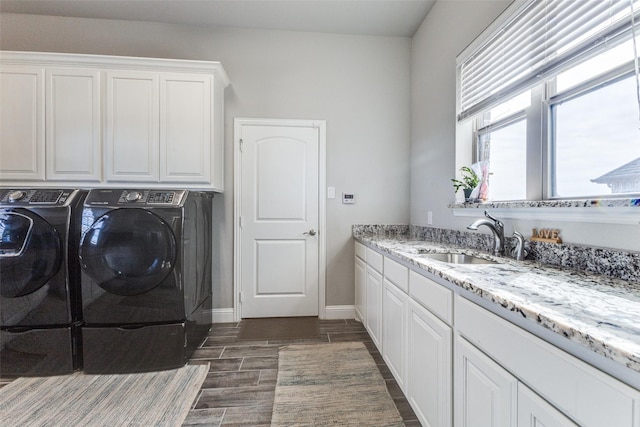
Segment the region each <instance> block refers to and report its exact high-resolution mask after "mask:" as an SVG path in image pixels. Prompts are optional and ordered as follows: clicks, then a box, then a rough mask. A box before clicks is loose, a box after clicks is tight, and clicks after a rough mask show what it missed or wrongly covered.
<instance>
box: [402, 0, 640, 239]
mask: <svg viewBox="0 0 640 427" xmlns="http://www.w3.org/2000/svg"><path fill="white" fill-rule="evenodd" d="M510 3H511V2H510V1H508V0H501V1H485V0H469V1H462V0H460V1H458V0H439V1H438V2H436V4H435V5H434V7H433V8H432V9H431V11H430V12H429V15H428V16H427V18H426V19H425V21H424V22H423V23H422V25H421V27H420V28H419V29H418V31H417V32H416V34H415V35H414V37H413V40H412V47H411V61H412V65H411V75H412V80H411V85H412V88H411V207H410V210H411V219H410V221H411V222H410V223H411V224H414V225H424V226H426V225H427V212H428V211H431V212H433V226H434V227H438V228H448V229H455V230H465V229H466V226H467V225H468V224H470V223H471V222H473V218H459V217H454V216H453V214H452V211H451V209H450V208H448V207H447V206H448V205H449V204H451V203H453V202H454V201H455V196H454V193H453V187H452V185H451V181H450V179H451V178H453V177H455V174H456V167H455V95H456V92H455V91H456V85H455V78H456V69H455V57H456V55H457V54H458V53H459V52H460V51H462V50H463V49H464V48H465V47H466V46H467V45H468V44H469V43H471V42H472V41H473V39H474V38H476V37H477V35H478V34H479V33H480V32H481V31H482V30H483V29H484V28H486V26H488V25H489V24H490V23H491V22H492V21H493V20H494V19H495V18H496V17H497V16H498V15H499V14H500V12H502V10H504V8H506V7H507V6H508V5H509V4H510ZM481 212H482V211H481V210H480V209H479V210H478V215H479V216H480V215H482V213H481ZM504 222H505V232H506V233H507V235H511V233H512V232H513V230H514V229H517V230H519V231H521V232H523V234H525V236H529V235H530V234H531V228H557V229H560V230H561V236H562V238H563V241H564V242H566V243H576V244H584V245H589V246H599V247H608V248H617V249H625V250H634V251H638V250H640V243H638V242H640V225H638V224H636V225H616V224H593V223H585V222H579V223H576V222H573V223H572V222H561V221H556V222H551V221H537V220H531V221H529V220H528V221H524V220H518V221H515V220H506V221H504ZM482 232H488V231H484V230H483V231H482Z"/></svg>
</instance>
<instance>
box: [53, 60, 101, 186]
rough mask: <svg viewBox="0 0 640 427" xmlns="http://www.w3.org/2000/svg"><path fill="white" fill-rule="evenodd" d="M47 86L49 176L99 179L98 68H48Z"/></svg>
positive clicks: (88, 179)
mask: <svg viewBox="0 0 640 427" xmlns="http://www.w3.org/2000/svg"><path fill="white" fill-rule="evenodd" d="M46 88H47V89H46V90H47V96H46V129H47V133H46V140H47V161H46V163H47V166H46V176H47V179H48V180H68V181H85V182H86V181H89V182H99V181H100V178H101V173H102V169H101V163H102V154H101V152H100V150H101V144H100V134H101V128H100V111H101V110H100V73H99V71H98V70H92V69H78V68H64V69H63V68H60V69H47V71H46Z"/></svg>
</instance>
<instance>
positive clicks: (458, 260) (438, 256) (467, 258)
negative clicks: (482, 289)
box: [421, 252, 497, 264]
mask: <svg viewBox="0 0 640 427" xmlns="http://www.w3.org/2000/svg"><path fill="white" fill-rule="evenodd" d="M421 255H422V256H423V257H426V258H430V259H434V260H436V261H442V262H447V263H449V264H497V263H496V262H495V261H491V260H489V259H484V258H480V257H477V256H473V255H466V254H456V253H451V252H445V253H422V254H421Z"/></svg>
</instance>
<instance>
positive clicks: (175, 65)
mask: <svg viewBox="0 0 640 427" xmlns="http://www.w3.org/2000/svg"><path fill="white" fill-rule="evenodd" d="M0 54H1V56H0V91H1V93H0V121H1V122H2V127H1V128H0V179H3V180H6V181H7V182H6V183H5V184H6V185H12V186H15V187H20V186H33V185H34V183H36V181H37V185H38V186H62V185H65V184H67V185H71V186H74V187H82V186H87V187H94V188H95V187H103V186H114V185H117V186H123V185H127V184H128V185H129V186H131V185H132V184H133V185H134V186H139V185H142V184H144V186H145V187H150V188H153V187H154V186H155V187H157V188H160V187H162V188H171V187H174V188H178V187H179V188H193V189H204V190H213V191H223V190H224V181H223V177H224V149H223V147H224V134H223V128H224V123H223V118H224V114H223V111H224V88H225V87H226V86H227V85H228V84H229V80H228V77H227V76H226V73H225V72H224V69H223V68H222V66H221V65H220V64H219V63H217V62H208V61H183V60H168V59H150V58H126V57H110V56H97V55H70V54H52V53H29V52H5V51H3V52H0Z"/></svg>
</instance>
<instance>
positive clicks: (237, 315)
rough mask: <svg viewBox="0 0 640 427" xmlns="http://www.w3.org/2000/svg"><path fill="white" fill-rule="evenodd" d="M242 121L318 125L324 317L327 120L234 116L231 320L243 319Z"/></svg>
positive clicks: (322, 310) (321, 312) (321, 313)
mask: <svg viewBox="0 0 640 427" xmlns="http://www.w3.org/2000/svg"><path fill="white" fill-rule="evenodd" d="M244 125H257V126H298V127H316V128H318V138H319V141H318V163H319V164H318V222H319V224H318V225H319V228H320V232H319V233H318V240H319V242H318V243H319V247H318V317H319V318H320V319H326V318H327V310H326V270H327V256H326V251H327V246H326V242H327V240H326V237H327V221H326V201H327V197H326V188H327V186H326V181H327V176H326V175H327V164H326V145H327V123H326V121H325V120H299V119H251V118H238V117H236V118H234V121H233V247H234V251H233V254H234V257H233V317H234V321H236V322H238V321H240V320H242V304H241V303H240V291H241V290H242V289H241V286H240V268H241V265H240V259H241V257H240V254H241V249H242V248H241V244H240V242H241V239H240V226H239V225H240V201H241V200H242V186H241V176H242V170H241V161H240V129H241V128H242V126H244Z"/></svg>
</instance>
